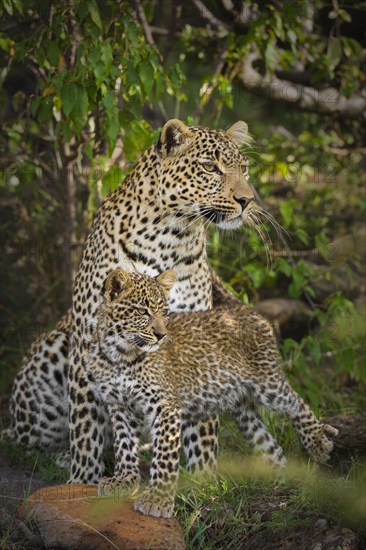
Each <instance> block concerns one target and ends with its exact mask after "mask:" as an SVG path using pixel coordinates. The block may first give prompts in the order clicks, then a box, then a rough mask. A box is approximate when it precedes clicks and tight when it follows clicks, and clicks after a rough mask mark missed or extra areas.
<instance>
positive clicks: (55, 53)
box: [47, 40, 60, 67]
mask: <svg viewBox="0 0 366 550" xmlns="http://www.w3.org/2000/svg"><path fill="white" fill-rule="evenodd" d="M47 59H48V60H49V62H50V63H51V65H53V66H54V67H57V65H58V63H59V60H60V50H59V47H58V44H57V42H55V41H54V40H53V41H52V42H50V43H49V46H48V50H47Z"/></svg>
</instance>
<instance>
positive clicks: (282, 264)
mask: <svg viewBox="0 0 366 550" xmlns="http://www.w3.org/2000/svg"><path fill="white" fill-rule="evenodd" d="M277 266H278V269H279V270H280V271H281V273H283V274H284V275H286V277H291V273H292V271H293V267H292V265H291V264H289V263H288V261H287V260H285V258H278V259H277Z"/></svg>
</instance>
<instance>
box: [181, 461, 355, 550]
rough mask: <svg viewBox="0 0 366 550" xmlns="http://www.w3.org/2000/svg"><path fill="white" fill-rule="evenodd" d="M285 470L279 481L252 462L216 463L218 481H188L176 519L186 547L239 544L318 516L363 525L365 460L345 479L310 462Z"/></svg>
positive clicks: (297, 527) (293, 527) (292, 530)
mask: <svg viewBox="0 0 366 550" xmlns="http://www.w3.org/2000/svg"><path fill="white" fill-rule="evenodd" d="M287 470H288V471H287V481H286V483H285V484H281V485H278V484H277V483H276V482H275V481H273V477H272V475H271V473H272V472H270V471H268V470H266V469H265V468H261V467H260V466H259V467H258V462H257V461H253V460H250V459H249V460H248V459H247V460H243V459H242V460H241V461H240V462H238V461H237V460H234V461H231V462H230V463H229V462H224V463H222V462H221V468H220V471H221V475H220V479H219V482H218V483H216V482H211V483H207V482H206V483H199V482H197V481H195V482H194V481H191V483H190V485H189V484H188V485H187V486H186V487H185V488H182V489H181V490H180V492H179V496H178V498H177V505H176V517H177V519H178V521H179V522H180V524H181V525H182V526H183V529H184V533H185V541H186V545H187V549H188V550H190V549H192V550H214V549H217V550H219V549H222V548H235V549H237V548H243V547H245V541H248V540H249V539H250V537H252V536H253V535H255V534H256V533H257V532H258V531H262V533H264V532H267V533H268V538H269V540H271V536H273V535H283V534H286V533H296V532H297V531H299V530H301V529H304V528H305V529H306V527H309V528H310V527H311V525H312V523H314V520H315V518H316V519H319V516H322V517H325V518H326V519H327V520H328V521H329V522H330V523H332V522H333V523H336V524H337V523H340V524H341V525H342V526H347V527H349V528H351V529H355V530H360V529H361V528H362V526H363V525H365V522H366V515H365V504H366V494H365V491H364V487H365V479H366V478H365V476H366V465H365V464H364V465H361V464H355V465H354V466H353V468H352V475H351V474H350V476H349V478H339V477H337V476H335V475H334V474H331V473H330V472H329V471H327V469H325V468H324V469H322V468H319V467H318V466H315V465H314V464H312V463H310V461H309V462H308V463H307V462H303V463H302V464H301V463H296V462H291V463H290V466H289V468H288V469H287ZM243 472H244V474H243Z"/></svg>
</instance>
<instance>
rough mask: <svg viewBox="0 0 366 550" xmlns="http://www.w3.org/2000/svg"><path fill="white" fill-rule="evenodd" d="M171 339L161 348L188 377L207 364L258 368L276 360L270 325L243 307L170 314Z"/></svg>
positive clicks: (169, 328)
mask: <svg viewBox="0 0 366 550" xmlns="http://www.w3.org/2000/svg"><path fill="white" fill-rule="evenodd" d="M168 334H169V339H168V341H167V343H166V344H164V346H163V347H162V349H161V353H162V354H163V355H166V356H167V360H169V362H170V363H173V364H174V367H173V369H174V368H175V369H177V368H178V365H179V367H180V368H181V369H184V370H185V372H186V373H187V375H188V371H189V370H196V369H195V367H196V368H201V367H203V366H204V365H205V364H214V363H215V364H216V363H220V364H221V365H222V366H225V365H226V366H230V365H232V364H238V363H240V364H241V365H242V366H243V365H245V366H247V368H248V369H254V370H255V368H256V364H259V362H260V361H261V360H263V359H271V361H273V360H274V359H276V358H277V353H278V352H277V344H276V339H275V337H274V333H273V329H272V327H271V325H270V323H269V322H268V321H267V320H266V319H264V318H263V317H261V316H260V315H258V314H257V313H256V312H254V311H253V310H251V309H250V308H248V307H245V306H243V305H242V304H240V305H238V306H235V305H234V306H231V307H230V308H218V309H214V310H211V311H204V312H193V313H183V314H179V315H174V314H173V315H171V317H170V320H169V323H168Z"/></svg>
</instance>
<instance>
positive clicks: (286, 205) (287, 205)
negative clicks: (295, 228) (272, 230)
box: [280, 201, 293, 227]
mask: <svg viewBox="0 0 366 550" xmlns="http://www.w3.org/2000/svg"><path fill="white" fill-rule="evenodd" d="M280 212H281V215H282V218H283V221H284V222H285V226H286V227H289V225H291V222H292V218H293V206H292V203H291V202H290V201H283V202H281V203H280Z"/></svg>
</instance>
